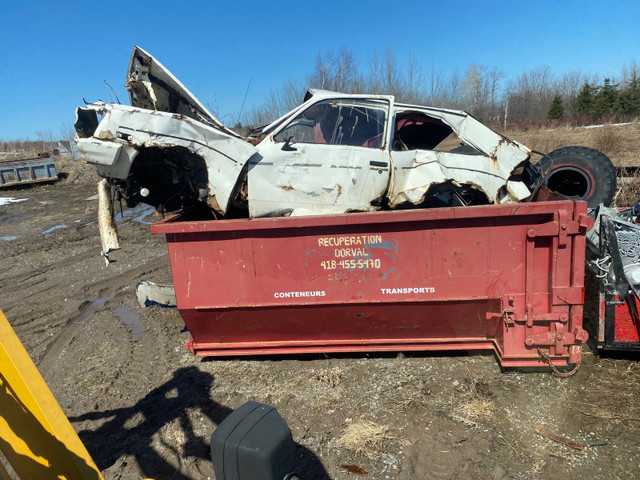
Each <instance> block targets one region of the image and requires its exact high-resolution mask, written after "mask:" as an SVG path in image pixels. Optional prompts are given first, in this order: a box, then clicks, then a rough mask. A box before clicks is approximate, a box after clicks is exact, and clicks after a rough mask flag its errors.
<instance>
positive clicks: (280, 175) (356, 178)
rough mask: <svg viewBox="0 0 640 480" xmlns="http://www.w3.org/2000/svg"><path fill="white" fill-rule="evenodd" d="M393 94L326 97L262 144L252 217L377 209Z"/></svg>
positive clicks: (386, 168) (254, 166) (254, 168)
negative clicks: (385, 95)
mask: <svg viewBox="0 0 640 480" xmlns="http://www.w3.org/2000/svg"><path fill="white" fill-rule="evenodd" d="M392 104H393V97H375V98H370V97H364V96H362V97H356V96H347V97H345V98H337V97H336V98H334V97H330V98H321V99H319V100H318V101H317V102H315V103H312V104H310V105H309V107H308V108H306V109H305V110H303V111H302V112H301V113H299V114H298V115H297V116H295V117H294V118H292V119H291V120H290V121H288V122H287V123H286V124H284V125H282V126H281V127H279V128H278V129H277V130H276V131H274V132H273V134H271V135H269V136H268V137H267V138H265V139H264V140H263V141H262V142H261V143H260V144H258V146H257V148H258V152H259V154H260V155H259V156H256V157H254V158H252V159H251V160H250V161H249V171H248V198H249V213H250V215H251V216H252V217H260V216H269V215H283V214H287V213H290V214H291V215H307V214H323V213H327V214H329V213H345V212H349V211H369V210H373V209H375V208H376V207H375V205H376V203H377V202H379V201H380V200H381V199H382V198H383V197H384V196H385V193H386V191H387V187H388V184H389V175H390V172H391V169H390V163H389V162H390V158H389V148H388V139H389V134H390V131H389V130H390V128H389V123H390V121H389V112H390V111H391V107H392Z"/></svg>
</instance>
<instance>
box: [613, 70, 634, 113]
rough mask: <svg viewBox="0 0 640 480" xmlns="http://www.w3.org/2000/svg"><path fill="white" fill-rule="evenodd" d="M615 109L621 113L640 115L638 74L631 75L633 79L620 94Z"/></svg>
mask: <svg viewBox="0 0 640 480" xmlns="http://www.w3.org/2000/svg"><path fill="white" fill-rule="evenodd" d="M614 109H615V111H616V112H619V113H626V114H630V113H631V114H633V113H635V114H640V77H638V74H637V73H636V72H632V73H631V78H630V79H629V80H628V81H627V84H626V85H625V86H624V87H623V89H622V90H621V91H620V92H619V93H618V97H617V99H616V103H615V105H614Z"/></svg>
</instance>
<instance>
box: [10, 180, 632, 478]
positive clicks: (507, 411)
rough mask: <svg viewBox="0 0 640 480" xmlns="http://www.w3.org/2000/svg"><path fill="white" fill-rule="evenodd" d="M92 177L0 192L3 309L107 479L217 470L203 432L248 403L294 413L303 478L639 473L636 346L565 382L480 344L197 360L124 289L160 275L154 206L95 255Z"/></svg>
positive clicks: (170, 314)
mask: <svg viewBox="0 0 640 480" xmlns="http://www.w3.org/2000/svg"><path fill="white" fill-rule="evenodd" d="M94 180H96V179H94V178H93V177H92V175H91V174H87V173H86V172H80V174H78V173H77V172H76V174H74V175H72V176H70V177H69V178H68V179H66V180H63V181H61V182H58V183H57V184H53V185H42V186H37V187H33V188H25V189H13V190H8V191H7V190H4V191H0V197H13V198H16V199H26V200H24V201H22V202H19V203H11V204H8V205H1V206H0V308H2V310H3V311H4V313H5V315H6V316H7V317H8V318H9V320H10V322H11V324H12V325H13V326H14V328H15V330H16V332H17V333H18V335H19V337H20V338H21V340H22V342H23V343H24V345H25V347H26V349H27V350H28V352H29V353H30V354H31V356H32V358H33V359H34V361H35V363H36V365H37V366H38V368H39V369H40V371H41V372H42V374H43V376H44V378H45V380H46V381H47V383H48V384H49V386H50V388H51V390H52V391H53V393H54V395H55V396H56V398H57V399H58V401H59V403H60V405H61V406H62V408H63V410H64V411H65V412H66V414H67V416H68V417H69V419H70V420H71V422H72V424H73V426H74V428H75V429H76V431H77V432H78V433H79V435H80V437H81V439H82V440H83V442H84V443H85V445H86V447H87V449H88V450H89V452H90V453H91V455H92V456H93V458H94V460H95V461H96V463H97V465H98V467H99V468H100V470H101V471H102V472H103V474H104V477H105V478H107V479H139V478H145V477H151V478H156V479H169V478H171V479H201V478H214V473H213V467H212V464H211V460H210V453H209V437H210V435H211V433H212V432H213V430H214V429H215V428H216V425H218V424H219V423H220V421H221V420H222V419H224V418H225V416H226V415H228V414H229V413H230V412H231V411H232V410H233V409H235V408H237V407H238V406H240V405H242V404H243V403H244V402H246V401H248V400H257V401H260V402H265V403H269V404H271V405H274V406H275V407H277V408H278V411H279V412H280V413H281V414H282V416H283V417H284V418H285V420H286V421H287V422H288V424H289V426H290V427H291V430H292V432H293V438H294V441H295V442H296V445H297V473H298V476H299V477H300V478H301V479H302V480H305V479H307V480H312V479H323V478H331V479H336V480H337V479H347V478H368V479H427V478H436V479H438V478H439V479H445V478H469V479H477V478H489V479H507V478H523V479H524V478H587V477H589V478H592V479H600V478H637V475H638V472H639V471H640V402H639V401H638V398H640V367H639V365H638V363H637V361H636V360H635V359H620V358H617V359H612V358H602V357H597V356H594V355H593V354H592V353H590V352H589V351H587V352H586V354H585V360H584V362H583V364H582V367H581V368H580V370H579V372H578V373H577V374H576V375H575V376H573V377H571V378H569V379H561V378H557V377H555V376H553V375H552V374H551V373H549V372H547V371H541V372H522V371H517V370H501V369H500V367H499V366H498V364H497V361H496V359H495V357H494V356H493V355H492V354H491V353H486V354H465V353H460V354H442V355H438V354H406V355H405V354H403V353H402V352H398V353H397V354H370V355H364V354H361V355H327V356H319V355H315V356H298V357H292V356H283V357H275V358H274V357H259V358H245V359H226V360H210V359H201V358H196V357H193V356H192V355H191V354H190V353H189V352H188V351H187V350H185V349H184V348H183V346H182V344H183V343H184V342H185V341H187V340H188V339H189V333H188V332H187V331H186V330H185V328H184V324H183V322H182V319H181V317H180V315H179V313H178V312H177V311H176V310H171V309H163V308H159V307H149V308H140V307H139V306H138V304H137V301H136V298H135V287H136V284H137V282H138V281H140V280H142V279H146V280H150V281H155V282H160V283H166V282H170V280H171V271H170V266H169V259H168V255H167V249H166V244H165V241H164V238H163V236H158V235H152V234H151V233H150V228H149V224H148V223H145V222H153V221H155V220H157V219H159V217H158V216H157V214H156V213H153V214H150V215H147V216H144V213H140V212H138V213H136V214H135V215H133V216H130V217H127V218H125V219H124V220H122V221H121V222H120V234H121V237H122V244H123V247H124V248H123V249H122V250H120V251H118V252H117V253H115V254H113V256H112V258H113V259H114V260H115V262H114V263H112V264H111V265H110V266H109V267H108V268H107V267H105V264H104V261H103V259H102V258H101V257H100V256H99V251H100V245H99V238H98V229H97V225H96V223H95V219H96V211H97V203H96V201H95V200H94V199H92V196H93V195H94V194H95V184H94ZM53 227H58V228H57V229H53ZM14 237H15V238H14ZM540 426H542V427H544V428H545V429H546V430H547V431H549V432H552V433H554V434H557V435H560V436H562V437H564V438H566V439H568V440H571V441H573V442H576V443H578V444H581V445H583V446H584V450H579V449H574V448H571V447H569V446H566V445H564V444H562V443H558V442H556V441H552V440H550V439H549V438H546V437H544V436H541V435H539V434H537V433H536V428H537V427H540ZM346 466H351V467H349V468H346ZM356 467H357V468H356ZM349 469H350V470H352V471H354V473H351V472H349ZM355 471H359V472H364V471H366V472H368V473H366V474H363V475H361V474H359V473H355Z"/></svg>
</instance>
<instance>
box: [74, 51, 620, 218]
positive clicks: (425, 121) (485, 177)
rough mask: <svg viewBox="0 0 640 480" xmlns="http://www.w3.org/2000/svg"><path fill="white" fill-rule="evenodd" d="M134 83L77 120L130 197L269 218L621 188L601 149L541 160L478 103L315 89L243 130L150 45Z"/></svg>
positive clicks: (116, 187) (130, 77)
mask: <svg viewBox="0 0 640 480" xmlns="http://www.w3.org/2000/svg"><path fill="white" fill-rule="evenodd" d="M126 87H127V88H128V91H129V97H130V102H131V106H126V105H121V104H117V103H110V104H107V103H103V102H97V103H93V104H88V105H86V106H84V107H79V108H78V109H77V111H76V118H77V120H76V123H75V127H76V132H77V135H76V141H77V143H78V148H79V150H80V151H81V153H82V154H83V155H84V158H85V160H86V161H87V162H89V163H91V164H94V165H95V166H96V167H97V171H98V173H99V174H100V175H101V176H102V177H105V178H106V179H107V181H108V183H109V185H110V186H111V189H110V190H111V192H112V193H115V195H116V196H118V197H119V198H124V199H126V201H127V202H128V204H129V205H130V206H132V205H135V204H137V203H139V202H144V203H147V204H150V205H153V206H155V207H156V208H158V209H159V210H161V211H174V210H179V209H187V208H198V207H202V206H206V211H210V212H212V214H213V216H214V217H215V218H231V217H242V216H245V217H262V216H282V215H310V214H339V213H346V212H359V211H372V210H381V209H395V208H407V207H437V206H464V205H477V204H487V203H507V202H520V201H526V200H531V199H533V194H534V193H535V191H536V190H537V189H538V188H539V187H540V185H541V184H548V185H549V186H552V185H553V189H554V190H556V191H559V192H560V193H563V194H566V195H568V196H571V197H574V198H585V199H588V200H589V201H590V203H592V202H594V203H595V204H597V203H605V204H606V203H609V202H610V201H611V197H612V196H613V190H612V188H613V189H614V190H615V170H614V169H613V166H612V165H611V162H610V161H609V160H608V159H607V158H606V157H605V156H604V155H602V154H601V153H600V152H597V151H595V150H591V149H587V148H585V147H567V148H566V149H559V150H557V151H555V152H552V154H550V155H549V156H546V157H544V158H543V161H541V162H540V163H539V164H537V165H533V164H532V163H531V162H530V158H531V154H532V151H531V149H529V148H527V147H526V146H524V145H522V144H520V143H518V142H515V141H511V140H509V139H507V138H505V137H504V136H502V135H499V134H497V133H496V132H494V131H492V130H491V129H489V128H487V127H485V126H484V125H482V124H481V123H480V122H478V121H477V120H476V119H475V118H473V117H472V116H470V115H469V114H467V113H465V112H462V111H455V110H445V109H440V108H430V107H424V106H417V105H406V104H401V103H396V102H395V100H394V97H393V96H387V95H348V94H342V93H335V92H327V91H319V90H309V91H308V93H307V95H306V97H305V99H304V102H303V103H302V104H301V105H300V106H298V107H297V108H295V109H294V110H293V111H291V112H289V113H287V114H286V115H284V116H283V117H281V118H279V119H278V120H276V121H274V122H273V123H271V124H269V125H267V126H264V127H261V128H259V129H257V130H255V131H254V132H253V136H250V137H242V136H240V135H238V134H236V133H235V132H233V131H232V130H230V129H228V128H226V127H224V126H223V125H222V124H221V123H220V122H219V121H218V119H216V118H215V117H214V116H213V115H212V114H211V113H210V112H209V111H208V110H207V109H206V108H205V107H204V106H203V105H202V104H201V103H200V102H199V101H198V100H197V99H196V98H195V97H194V96H193V95H192V94H191V93H190V92H189V90H187V89H186V88H185V87H184V86H183V85H182V84H181V83H180V82H179V81H178V80H177V79H176V78H175V77H174V76H173V75H172V74H171V73H170V72H169V71H168V70H167V69H166V68H165V67H164V66H162V65H161V64H160V63H159V62H158V61H157V60H155V59H154V58H153V57H152V56H151V55H149V54H148V53H146V52H145V51H144V50H142V49H140V48H139V47H135V48H134V50H133V53H132V56H131V60H130V63H129V68H128V72H127V83H126ZM99 117H101V119H99ZM554 154H555V155H554ZM601 177H602V178H601ZM603 178H604V180H603ZM596 180H597V181H596ZM612 185H613V187H612ZM592 197H593V198H592ZM596 197H597V198H596Z"/></svg>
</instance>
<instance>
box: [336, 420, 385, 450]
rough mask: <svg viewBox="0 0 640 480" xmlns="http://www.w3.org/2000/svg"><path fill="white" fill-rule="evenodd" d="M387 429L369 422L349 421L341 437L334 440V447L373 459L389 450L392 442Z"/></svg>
mask: <svg viewBox="0 0 640 480" xmlns="http://www.w3.org/2000/svg"><path fill="white" fill-rule="evenodd" d="M394 438H395V437H393V436H392V435H391V434H390V433H389V427H386V426H384V425H378V424H377V423H374V422H371V421H369V420H355V421H351V422H350V423H349V425H348V426H347V428H346V429H345V431H344V433H343V434H342V436H340V437H339V438H338V439H336V446H338V447H340V448H345V449H347V450H350V451H351V452H353V453H355V454H356V455H358V456H363V457H367V458H370V459H373V458H375V457H377V456H379V455H381V454H383V453H385V451H386V450H388V448H389V444H390V443H391V442H392V441H393V440H394Z"/></svg>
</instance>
